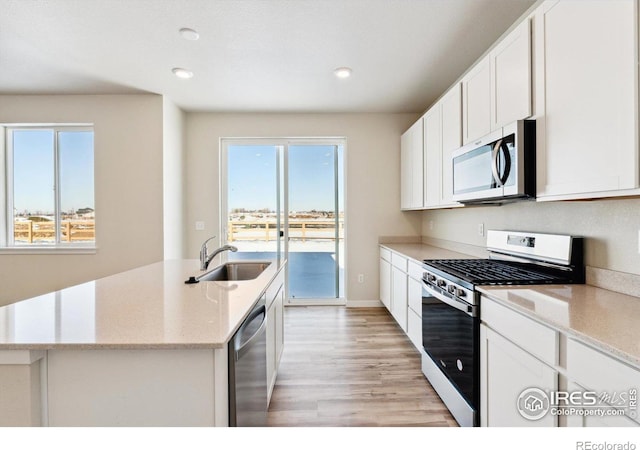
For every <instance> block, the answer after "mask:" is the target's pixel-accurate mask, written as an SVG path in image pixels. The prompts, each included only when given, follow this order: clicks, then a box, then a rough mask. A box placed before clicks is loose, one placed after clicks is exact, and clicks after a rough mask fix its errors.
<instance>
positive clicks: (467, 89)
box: [462, 19, 531, 144]
mask: <svg viewBox="0 0 640 450" xmlns="http://www.w3.org/2000/svg"><path fill="white" fill-rule="evenodd" d="M462 96H463V104H462V113H463V136H464V139H463V143H464V144H468V143H469V142H472V141H474V140H475V139H479V138H481V137H483V136H485V135H486V134H489V133H490V132H491V131H493V130H496V129H498V128H500V127H502V126H503V125H506V124H508V123H511V122H513V121H516V120H519V119H525V118H527V117H529V116H531V24H530V21H529V20H528V19H526V20H524V21H523V22H522V23H521V24H520V25H518V26H517V27H516V28H515V29H514V30H513V31H512V32H511V33H509V34H508V35H507V36H506V37H505V38H504V39H502V40H501V41H500V42H499V43H498V44H497V45H496V46H495V47H494V48H493V49H492V50H491V51H490V52H489V54H488V55H487V56H486V57H485V58H483V59H482V60H481V61H480V62H479V63H477V64H476V65H475V66H474V67H473V68H472V69H471V70H470V71H469V73H467V75H465V77H464V78H463V79H462Z"/></svg>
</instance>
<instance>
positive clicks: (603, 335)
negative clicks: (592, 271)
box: [479, 284, 640, 367]
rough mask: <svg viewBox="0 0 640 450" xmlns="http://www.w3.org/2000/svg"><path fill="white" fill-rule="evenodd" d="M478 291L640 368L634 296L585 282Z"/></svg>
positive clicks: (638, 302) (639, 314)
mask: <svg viewBox="0 0 640 450" xmlns="http://www.w3.org/2000/svg"><path fill="white" fill-rule="evenodd" d="M479 291H480V292H482V293H483V294H484V295H486V296H488V297H490V298H491V299H493V300H496V301H498V302H499V303H502V304H504V305H506V306H509V307H511V308H512V309H515V310H516V311H520V312H522V313H523V314H525V315H528V316H530V317H532V318H534V319H537V320H538V321H540V322H543V323H546V324H548V325H549V326H551V327H553V328H555V329H557V330H559V331H561V332H564V333H565V334H566V335H567V336H569V337H573V338H576V339H578V340H581V341H583V342H585V343H588V344H591V345H592V346H594V347H596V348H599V349H601V350H602V351H604V352H607V353H610V354H613V355H616V356H618V357H620V358H622V359H624V360H626V361H627V362H629V363H631V364H633V365H635V366H637V367H640V327H638V321H639V320H640V298H638V297H632V296H630V295H625V294H619V293H617V292H613V291H608V290H606V289H600V288H597V287H594V286H589V285H585V284H570V285H547V286H482V287H480V288H479ZM480 309H481V310H482V306H480ZM480 315H481V316H482V312H481V313H480Z"/></svg>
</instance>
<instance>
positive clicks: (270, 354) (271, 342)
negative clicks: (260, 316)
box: [266, 301, 277, 401]
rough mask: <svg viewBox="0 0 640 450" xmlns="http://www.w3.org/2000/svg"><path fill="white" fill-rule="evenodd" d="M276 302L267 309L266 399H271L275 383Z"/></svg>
mask: <svg viewBox="0 0 640 450" xmlns="http://www.w3.org/2000/svg"><path fill="white" fill-rule="evenodd" d="M276 303H277V301H274V302H273V303H271V306H270V307H269V309H268V310H267V332H266V335H267V387H268V389H269V396H268V399H269V401H271V392H272V391H273V386H274V385H275V383H276Z"/></svg>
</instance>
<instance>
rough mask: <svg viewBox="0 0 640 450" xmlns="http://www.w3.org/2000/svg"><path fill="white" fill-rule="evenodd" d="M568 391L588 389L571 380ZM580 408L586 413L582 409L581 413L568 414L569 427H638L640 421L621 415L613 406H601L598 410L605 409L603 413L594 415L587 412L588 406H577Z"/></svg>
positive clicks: (582, 391)
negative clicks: (616, 412)
mask: <svg viewBox="0 0 640 450" xmlns="http://www.w3.org/2000/svg"><path fill="white" fill-rule="evenodd" d="M567 391H569V392H581V393H584V392H585V391H587V389H585V388H583V387H582V386H580V385H578V384H576V383H573V382H569V383H568V384H567ZM576 408H577V409H579V410H582V411H585V412H584V413H583V412H582V411H581V412H580V413H574V414H571V415H568V416H567V426H569V427H582V428H589V427H637V426H638V423H636V422H634V421H633V420H631V419H629V418H628V417H626V416H619V415H615V413H613V411H614V409H615V408H613V407H606V406H605V407H599V408H598V410H602V411H603V413H602V414H603V415H592V414H589V413H586V410H587V409H588V408H589V407H588V406H587V407H580V406H577V407H576Z"/></svg>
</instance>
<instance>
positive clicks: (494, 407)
mask: <svg viewBox="0 0 640 450" xmlns="http://www.w3.org/2000/svg"><path fill="white" fill-rule="evenodd" d="M480 355H481V356H480V386H481V389H480V405H481V412H480V417H481V425H482V426H499V427H503V426H527V427H529V426H543V427H545V426H546V427H548V426H555V425H556V424H557V418H556V416H552V415H549V414H547V415H545V416H544V417H542V418H541V419H538V420H531V419H528V418H525V416H524V415H522V414H521V413H520V412H519V406H520V408H521V409H525V408H530V411H531V412H532V413H533V412H534V411H535V408H536V405H532V404H531V402H538V401H539V400H540V399H539V398H538V397H536V395H535V394H536V393H535V392H533V393H532V396H531V397H529V396H528V395H527V394H525V395H524V396H522V394H523V393H524V392H525V391H527V389H530V388H532V387H535V388H537V389H540V390H542V391H544V392H549V391H555V390H557V388H558V372H557V371H556V370H555V369H553V368H551V367H549V366H547V365H546V364H545V363H543V362H542V361H540V360H539V359H537V358H535V357H534V356H532V355H531V354H530V353H528V352H526V351H525V350H523V349H521V348H520V347H518V346H517V345H515V344H514V343H512V342H511V341H509V340H507V339H506V338H504V337H503V336H501V335H499V334H498V333H496V332H495V331H493V330H491V329H490V328H488V327H487V326H486V325H484V324H483V325H481V326H480ZM540 407H541V408H542V407H544V406H540ZM526 411H529V410H526Z"/></svg>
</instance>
